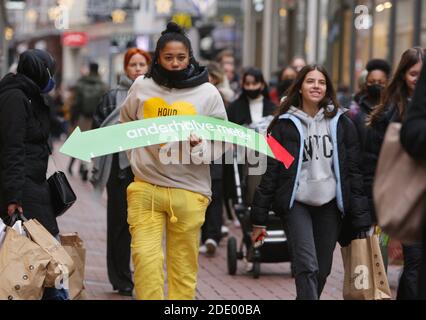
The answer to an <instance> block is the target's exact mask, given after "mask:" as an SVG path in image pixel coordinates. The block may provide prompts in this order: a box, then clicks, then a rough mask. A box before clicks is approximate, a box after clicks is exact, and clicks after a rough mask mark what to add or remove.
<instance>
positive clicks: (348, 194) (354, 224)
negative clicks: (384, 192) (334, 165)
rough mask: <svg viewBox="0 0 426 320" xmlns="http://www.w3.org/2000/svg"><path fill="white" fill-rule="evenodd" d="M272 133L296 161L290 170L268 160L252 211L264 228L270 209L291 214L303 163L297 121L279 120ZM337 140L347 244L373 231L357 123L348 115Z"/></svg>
mask: <svg viewBox="0 0 426 320" xmlns="http://www.w3.org/2000/svg"><path fill="white" fill-rule="evenodd" d="M271 134H272V136H273V137H274V138H275V139H277V141H278V142H279V143H280V144H281V145H282V146H283V147H284V148H286V149H287V150H288V151H289V152H290V154H292V155H293V156H294V157H295V161H294V163H293V164H292V165H291V167H290V168H289V169H288V170H287V169H286V168H285V167H284V164H282V163H281V162H279V161H277V160H275V159H272V158H268V167H267V171H266V173H265V174H264V176H263V177H262V181H261V183H260V185H259V187H258V188H257V190H256V193H255V196H254V202H253V206H252V211H251V220H252V223H253V224H254V225H260V226H263V225H266V224H267V219H268V212H269V210H270V209H272V210H273V211H274V212H276V213H277V214H279V215H285V214H288V213H289V211H290V204H291V198H292V194H293V190H294V187H295V183H296V175H297V171H298V166H299V162H300V161H303V159H300V148H301V145H300V144H301V142H302V141H301V136H300V133H299V131H298V129H297V127H296V125H295V123H294V122H293V121H291V120H290V119H280V120H278V123H277V124H276V125H275V126H274V127H273V130H272V132H271ZM336 137H337V142H336V143H337V154H338V163H339V168H340V170H339V172H338V173H339V175H340V177H341V194H342V202H343V208H344V213H345V215H344V227H343V231H342V237H341V239H340V242H341V244H342V245H346V244H348V241H349V240H350V239H352V238H353V237H354V235H355V234H356V233H357V232H359V231H365V230H368V229H369V228H370V226H371V219H370V213H369V210H368V202H367V198H366V197H365V195H364V190H363V178H362V174H361V169H360V163H361V158H360V147H359V141H358V135H357V133H356V129H355V126H354V124H353V123H352V121H351V120H350V119H349V118H348V117H347V116H346V115H342V116H340V118H339V120H338V122H337V130H336ZM335 152H336V150H335ZM338 189H339V188H338Z"/></svg>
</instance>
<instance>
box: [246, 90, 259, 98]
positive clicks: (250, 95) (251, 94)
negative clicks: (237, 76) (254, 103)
mask: <svg viewBox="0 0 426 320" xmlns="http://www.w3.org/2000/svg"><path fill="white" fill-rule="evenodd" d="M243 93H244V95H245V96H246V97H248V98H250V99H256V98H258V97H259V96H260V95H261V94H262V90H261V89H257V90H246V89H243Z"/></svg>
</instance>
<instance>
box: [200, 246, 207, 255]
mask: <svg viewBox="0 0 426 320" xmlns="http://www.w3.org/2000/svg"><path fill="white" fill-rule="evenodd" d="M198 252H199V253H203V254H204V253H206V252H207V247H206V246H205V245H204V244H203V245H202V246H200V249H198Z"/></svg>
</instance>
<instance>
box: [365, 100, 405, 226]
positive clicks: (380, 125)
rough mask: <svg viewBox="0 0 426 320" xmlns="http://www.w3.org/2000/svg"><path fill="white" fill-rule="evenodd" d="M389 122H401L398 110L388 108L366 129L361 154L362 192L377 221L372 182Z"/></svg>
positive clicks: (374, 220)
mask: <svg viewBox="0 0 426 320" xmlns="http://www.w3.org/2000/svg"><path fill="white" fill-rule="evenodd" d="M391 122H401V119H400V117H399V112H398V109H397V108H396V107H395V106H390V107H389V108H387V109H386V112H385V113H384V114H383V115H382V116H381V117H380V118H379V119H377V121H375V122H374V123H373V124H372V126H370V127H367V128H366V140H365V147H364V152H363V165H362V170H363V176H364V191H365V194H366V196H367V198H368V202H369V205H370V213H371V219H372V221H373V222H376V221H377V218H376V214H375V209H374V201H373V182H374V176H375V174H376V168H377V162H378V161H379V156H380V150H381V148H382V145H383V141H384V139H385V134H386V130H387V128H388V126H389V124H390V123H391Z"/></svg>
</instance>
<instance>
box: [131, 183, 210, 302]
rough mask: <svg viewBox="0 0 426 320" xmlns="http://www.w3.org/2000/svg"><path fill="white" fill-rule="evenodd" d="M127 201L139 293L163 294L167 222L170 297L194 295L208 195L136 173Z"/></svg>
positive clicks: (142, 297) (153, 297)
mask: <svg viewBox="0 0 426 320" xmlns="http://www.w3.org/2000/svg"><path fill="white" fill-rule="evenodd" d="M127 201H128V216H127V221H128V223H129V228H130V234H131V237H132V242H131V248H132V259H133V264H134V267H135V274H134V282H135V289H136V297H137V299H140V300H163V299H164V254H163V232H164V228H165V229H166V247H167V248H166V263H167V279H168V293H169V294H168V298H169V299H170V300H192V299H194V298H195V290H196V285H197V272H198V249H199V241H200V229H201V226H202V225H203V223H204V218H205V212H206V209H207V206H208V204H209V199H208V198H207V197H206V196H204V195H201V194H199V193H195V192H191V191H187V190H183V189H176V188H165V187H159V186H154V185H152V184H150V183H146V182H143V181H139V180H137V179H136V180H135V182H133V183H132V184H130V185H129V187H128V188H127Z"/></svg>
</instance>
